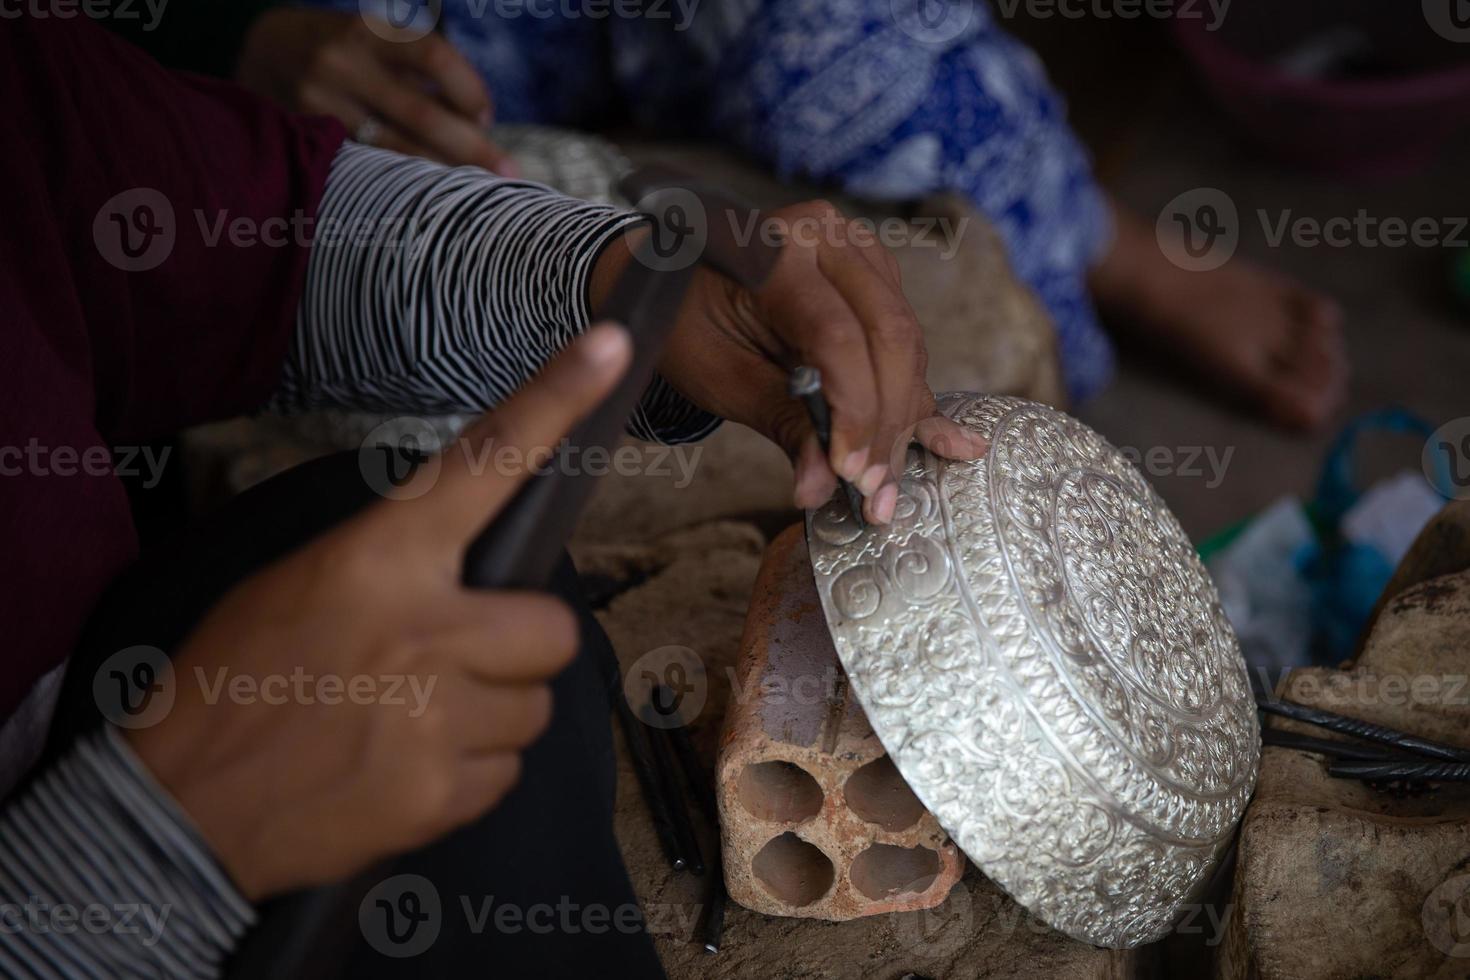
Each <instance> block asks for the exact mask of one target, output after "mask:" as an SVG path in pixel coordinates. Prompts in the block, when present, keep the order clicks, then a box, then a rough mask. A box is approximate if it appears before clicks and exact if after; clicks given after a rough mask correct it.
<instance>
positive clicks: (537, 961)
mask: <svg viewBox="0 0 1470 980" xmlns="http://www.w3.org/2000/svg"><path fill="white" fill-rule="evenodd" d="M378 499H379V498H378V497H376V496H375V495H374V494H373V492H372V491H371V490H370V489H369V488H368V486H367V485H366V482H365V481H364V480H363V479H362V477H361V474H360V473H359V471H358V464H357V456H356V454H355V453H344V454H339V455H337V456H332V457H328V458H325V459H321V460H317V461H315V462H313V463H309V464H306V465H304V466H300V467H297V468H296V469H294V470H292V471H290V472H288V473H285V474H282V475H281V476H279V477H277V478H275V479H274V480H271V481H268V482H267V483H264V484H261V485H260V486H258V487H255V488H253V489H252V490H250V491H248V492H246V493H244V494H241V495H240V496H239V497H237V498H235V499H234V500H232V501H230V502H229V503H228V504H227V505H226V506H225V507H223V508H222V509H221V510H220V511H219V512H218V513H216V514H214V515H212V516H211V517H210V518H209V519H208V520H206V521H204V522H202V523H201V524H200V525H199V526H198V527H195V528H192V529H189V530H188V531H185V532H183V533H182V534H180V535H178V536H177V537H176V539H174V540H171V541H169V542H168V543H167V544H164V545H159V546H157V547H150V548H148V549H145V552H144V556H143V558H142V559H141V560H140V561H138V562H137V563H136V564H135V566H134V567H133V568H131V569H130V570H129V571H128V572H127V573H126V574H125V575H123V576H122V577H121V578H120V579H119V580H118V581H117V582H116V583H114V585H113V586H112V588H111V589H110V590H109V592H108V593H107V595H106V596H105V598H104V599H103V601H102V602H101V603H100V604H99V607H98V608H97V610H96V612H95V613H94V615H93V617H92V619H91V620H90V622H89V624H88V626H87V629H86V632H85V634H84V638H83V641H82V643H81V644H80V645H79V648H78V650H77V652H76V654H75V656H74V657H73V659H72V662H71V665H70V666H69V667H68V670H67V680H66V684H65V685H64V688H63V694H62V699H61V703H60V705H59V706H58V712H57V716H56V721H55V722H54V723H53V726H52V732H51V739H50V747H49V750H50V752H51V753H52V754H53V755H54V753H56V752H58V751H61V750H63V749H64V748H65V746H66V744H68V743H69V742H70V741H71V740H72V739H73V738H74V737H75V736H76V735H77V734H78V733H79V732H81V731H84V730H86V729H87V728H88V727H90V726H94V725H96V724H98V723H99V722H100V718H99V715H98V712H97V708H96V704H95V701H94V699H93V696H92V690H91V681H92V677H93V675H94V672H95V669H96V667H97V665H98V664H100V663H101V661H102V660H104V659H105V658H106V657H107V656H109V655H110V654H111V653H113V652H116V651H118V650H121V649H124V648H126V647H130V646H135V645H140V644H146V645H151V646H156V647H159V648H161V649H163V650H166V651H173V650H176V649H177V648H178V646H179V643H180V641H181V640H182V639H183V638H184V637H185V636H187V635H188V633H189V631H190V630H191V629H192V628H193V626H194V625H195V623H197V622H198V620H199V619H200V618H201V617H202V616H203V614H204V612H205V611H206V610H207V609H209V607H210V606H211V605H212V604H213V603H214V602H216V601H217V600H218V599H219V598H220V597H221V596H223V594H224V593H225V592H226V591H227V590H229V588H230V587H231V586H232V585H234V584H235V583H236V582H238V581H240V580H241V579H243V578H245V577H247V576H248V575H250V574H251V573H252V572H254V571H256V570H258V569H260V568H262V567H264V566H265V565H266V564H268V563H270V562H271V561H273V560H275V559H277V558H279V557H281V556H283V555H285V554H287V553H289V552H291V551H293V550H294V549H296V548H297V547H299V546H300V545H302V544H303V543H305V542H306V541H308V540H310V539H311V538H312V537H314V536H316V535H317V534H320V533H321V532H323V531H325V530H326V529H328V528H330V527H331V526H333V525H334V524H336V523H338V522H340V521H342V520H343V519H345V518H346V517H348V516H350V515H351V514H353V513H355V512H356V511H358V510H359V509H361V508H362V507H365V506H368V505H370V504H372V503H374V502H376V501H377V500H378ZM555 591H556V592H557V593H558V594H560V595H561V597H562V598H563V599H565V600H566V601H567V602H569V603H570V604H571V605H572V606H573V608H574V609H576V610H577V612H578V615H579V618H580V620H581V627H582V646H581V650H580V652H579V653H578V655H577V657H576V659H575V660H574V661H573V662H572V664H571V665H570V666H569V667H568V668H567V669H566V671H565V672H563V673H562V674H561V675H560V676H559V677H557V678H556V680H555V681H554V682H553V684H552V691H553V695H554V702H555V707H554V717H553V721H552V724H551V727H550V728H549V730H548V731H547V732H546V734H545V735H544V736H542V738H541V739H540V740H539V741H537V742H536V743H535V744H534V745H532V746H531V747H530V748H529V749H528V750H527V751H526V753H525V754H524V758H523V762H524V765H523V767H522V776H521V780H520V782H519V784H517V786H516V787H515V788H514V789H513V790H512V791H511V792H510V794H509V795H508V796H507V797H506V798H505V799H504V800H503V801H501V803H500V804H499V805H498V806H496V807H495V808H494V809H493V810H492V811H490V812H489V813H487V814H486V815H485V816H484V817H483V818H481V819H480V820H479V821H478V822H476V823H474V824H471V825H469V826H467V827H464V828H462V829H460V830H459V831H456V832H454V833H452V834H450V835H449V836H448V837H445V838H444V839H442V840H440V841H438V842H436V843H435V844H433V845H431V846H429V847H426V848H424V849H422V850H420V851H418V852H415V853H412V854H408V855H404V856H402V857H400V858H397V859H395V860H393V861H390V862H388V863H386V864H384V865H383V866H381V867H379V868H376V869H373V871H371V872H369V873H368V874H365V875H363V876H362V877H361V878H359V879H358V880H355V881H353V882H349V883H345V884H343V885H341V886H339V887H337V888H335V889H327V890H318V891H317V892H314V893H307V894H302V895H296V896H288V897H285V898H282V899H278V900H275V901H273V902H270V903H267V904H266V905H264V906H263V907H262V910H261V911H262V921H261V924H260V926H259V927H258V928H257V929H256V930H255V931H254V932H253V933H252V934H251V935H250V936H248V937H247V940H246V942H245V943H244V944H243V946H242V947H241V949H240V950H239V951H238V953H237V955H236V956H235V957H234V959H233V961H232V962H231V963H230V964H229V965H228V974H229V975H230V976H232V977H260V978H265V977H271V978H275V977H281V976H290V975H300V976H310V977H313V978H316V977H327V976H333V975H337V976H343V977H352V978H360V977H368V978H373V977H385V978H386V977H458V976H469V975H477V976H478V975H491V976H497V977H516V978H519V977H536V978H541V977H546V978H557V977H568V978H571V977H575V978H578V980H582V978H585V977H590V976H609V975H611V976H619V977H630V978H642V977H651V978H660V977H662V976H663V971H662V968H661V967H660V966H659V962H658V958H657V955H656V953H655V952H654V948H653V942H652V940H651V938H650V937H649V935H648V932H647V929H646V927H645V925H644V922H643V918H642V915H641V913H640V912H639V911H638V905H637V898H636V896H635V894H634V892H633V888H632V885H631V884H630V882H629V881H628V876H627V872H626V870H625V869H624V867H623V864H622V858H621V856H620V854H619V852H618V847H617V842H616V840H615V838H614V836H613V829H612V814H613V795H614V788H615V779H616V765H615V758H614V754H613V743H612V732H611V727H610V720H609V708H608V706H609V700H608V699H609V692H610V691H615V690H616V686H617V667H616V660H615V659H614V657H613V652H612V649H611V647H610V646H609V644H608V640H607V637H606V635H605V634H604V633H603V632H602V630H601V628H600V627H599V626H598V625H597V622H596V621H595V620H594V619H593V617H592V614H591V612H590V610H589V609H588V608H587V606H586V604H585V602H583V601H582V599H581V596H580V593H579V589H578V583H577V578H576V574H575V572H574V570H573V569H572V567H571V564H570V562H566V563H564V565H563V568H562V569H561V571H560V572H559V574H558V578H557V582H556V586H555ZM322 737H323V738H330V737H331V733H330V732H323V733H322ZM390 792H391V791H390ZM319 829H320V832H321V834H322V836H323V838H324V839H325V838H326V837H327V836H328V835H330V834H331V833H332V828H331V827H321V828H319Z"/></svg>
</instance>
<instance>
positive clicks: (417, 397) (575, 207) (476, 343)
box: [271, 142, 717, 441]
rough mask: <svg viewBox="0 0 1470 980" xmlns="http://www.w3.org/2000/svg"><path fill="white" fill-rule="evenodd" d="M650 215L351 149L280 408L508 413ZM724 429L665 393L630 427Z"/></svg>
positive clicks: (337, 173) (318, 244)
mask: <svg viewBox="0 0 1470 980" xmlns="http://www.w3.org/2000/svg"><path fill="white" fill-rule="evenodd" d="M642 220H644V219H643V217H642V216H641V215H638V214H636V213H633V212H629V211H624V210H620V209H617V208H611V207H607V206H605V205H600V204H590V203H588V202H586V201H580V200H577V199H575V198H570V197H566V196H564V195H561V194H557V193H555V192H554V191H551V190H549V189H548V188H546V187H543V186H541V185H539V184H533V183H530V182H527V181H516V180H505V179H503V178H500V177H496V176H495V175H493V174H490V173H488V172H486V171H484V170H481V169H479V168H476V167H456V168H447V167H444V166H441V165H439V164H436V163H431V162H429V161H426V160H420V159H417V158H414V157H405V156H401V155H399V154H396V153H390V152H388V151H385V150H379V149H373V148H371V147H364V146H360V145H358V144H355V143H351V142H349V143H345V144H343V147H342V149H341V150H339V151H338V153H337V158H336V159H335V160H334V161H333V164H332V172H331V175H330V177H329V178H328V181H327V187H326V191H325V193H324V195H323V198H322V204H321V208H320V211H319V213H318V216H317V224H316V241H315V244H314V246H313V248H312V255H311V259H310V261H309V263H308V266H307V281H306V289H305V293H304V295H303V296H302V300H301V306H300V309H299V312H298V317H297V331H296V334H295V336H294V338H293V340H292V344H291V350H290V353H289V356H288V361H287V365H286V368H285V372H284V375H283V378H282V381H281V384H280V386H279V388H278V390H277V393H276V396H275V398H274V399H273V401H272V405H271V407H272V408H274V409H276V410H278V411H300V410H305V409H312V408H327V407H332V408H354V409H366V410H370V411H414V412H429V413H442V414H456V413H464V412H481V411H484V410H486V409H488V408H491V407H493V406H495V405H497V404H499V403H500V402H501V401H503V400H504V399H505V398H507V397H509V396H510V395H511V394H512V393H513V392H514V391H516V390H517V389H518V388H520V387H521V386H522V385H523V384H525V383H526V381H528V380H530V378H531V377H532V376H534V375H535V373H536V372H537V371H538V370H540V368H541V366H542V365H543V364H545V363H546V361H548V360H549V359H550V358H551V357H552V356H553V355H554V354H555V353H556V352H557V351H559V350H561V348H563V347H565V346H566V344H567V343H568V342H570V341H571V339H572V338H573V337H575V336H576V335H577V334H578V333H580V332H582V331H583V330H585V329H586V328H587V326H588V323H589V320H590V318H591V312H590V311H589V310H588V308H587V283H588V279H589V277H590V276H591V274H592V269H593V266H594V264H595V263H596V259H597V256H598V255H599V254H601V252H602V250H603V249H604V248H605V247H606V246H607V245H608V243H610V242H611V241H613V240H614V239H615V238H616V237H617V236H619V235H621V234H623V233H624V232H626V231H627V229H628V228H629V227H631V226H632V225H635V224H637V223H639V222H640V221H642ZM716 423H717V420H715V419H714V418H713V416H710V415H708V414H707V413H703V412H701V411H700V410H698V409H697V408H695V407H694V406H693V405H690V404H689V403H688V402H687V400H685V399H683V398H682V397H681V396H679V395H678V393H677V392H675V391H674V390H673V389H672V388H670V387H669V386H668V385H667V384H666V383H663V382H658V383H656V384H655V385H653V386H652V387H651V388H650V390H649V396H648V397H647V398H646V399H645V400H644V403H643V406H642V407H641V409H640V411H639V414H638V417H637V419H635V421H634V423H633V424H632V425H631V426H630V428H631V429H633V430H634V431H635V433H636V434H638V435H640V436H642V437H643V438H652V439H657V440H661V441H683V440H686V439H688V438H690V437H693V436H696V435H699V434H703V433H707V432H708V431H710V430H712V429H713V428H714V425H715V424H716Z"/></svg>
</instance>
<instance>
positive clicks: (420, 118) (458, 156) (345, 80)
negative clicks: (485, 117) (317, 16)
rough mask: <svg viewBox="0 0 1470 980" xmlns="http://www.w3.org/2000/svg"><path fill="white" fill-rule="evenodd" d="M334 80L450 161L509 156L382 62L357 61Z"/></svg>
mask: <svg viewBox="0 0 1470 980" xmlns="http://www.w3.org/2000/svg"><path fill="white" fill-rule="evenodd" d="M408 46H409V45H404V44H397V43H394V42H390V41H383V40H381V39H380V40H379V47H378V48H377V50H379V51H385V50H386V51H392V50H397V49H399V48H403V47H408ZM334 80H335V81H336V82H337V83H338V84H340V85H342V86H343V87H344V88H345V89H346V91H347V92H348V94H350V95H351V96H352V97H353V98H354V99H356V100H357V101H358V102H360V103H362V104H363V105H364V106H366V107H367V108H368V109H369V111H371V112H373V113H374V114H376V115H377V116H378V117H379V118H380V119H381V120H382V121H383V122H385V123H390V124H392V125H393V126H394V127H395V128H396V129H397V130H398V131H399V132H401V133H402V134H403V135H404V136H405V137H406V138H407V139H408V140H411V141H413V142H415V143H421V144H423V145H424V146H426V147H428V148H429V149H430V151H432V153H433V154H434V155H435V156H437V157H438V158H440V159H442V160H444V161H445V162H446V163H450V164H455V165H459V164H471V165H474V166H477V167H484V168H486V169H494V166H495V165H496V164H497V163H499V162H500V160H501V158H502V157H503V156H504V154H503V153H501V152H500V151H499V150H498V149H497V148H496V147H495V146H494V144H492V143H491V142H490V139H489V137H487V136H486V135H485V131H484V130H483V129H481V128H480V127H479V125H478V124H477V123H474V122H471V121H469V120H467V119H465V118H463V117H462V116H459V115H457V114H455V113H453V112H451V111H450V110H449V109H447V108H445V107H444V106H443V105H442V104H441V103H440V102H439V101H438V100H436V99H435V98H434V97H433V96H431V95H429V94H428V93H427V92H424V91H422V90H421V89H419V88H417V87H416V86H414V85H412V84H409V83H407V82H405V81H404V80H403V79H401V78H395V77H394V76H393V75H392V74H390V73H389V71H388V70H387V68H386V67H385V66H384V64H383V63H382V62H381V61H378V60H376V59H371V58H370V59H366V60H362V61H360V62H357V63H355V64H354V70H353V71H351V72H350V73H347V74H342V75H339V76H337V77H335V79H334Z"/></svg>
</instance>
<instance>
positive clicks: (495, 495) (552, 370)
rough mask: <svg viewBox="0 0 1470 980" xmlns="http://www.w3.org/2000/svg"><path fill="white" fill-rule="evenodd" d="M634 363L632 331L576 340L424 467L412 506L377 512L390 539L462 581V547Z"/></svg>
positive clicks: (599, 330)
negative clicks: (427, 553) (420, 549)
mask: <svg viewBox="0 0 1470 980" xmlns="http://www.w3.org/2000/svg"><path fill="white" fill-rule="evenodd" d="M631 357H632V342H631V340H630V338H629V337H628V332H627V331H626V330H624V329H623V328H622V327H619V326H617V325H615V324H610V323H603V324H599V325H597V326H594V327H593V328H592V329H591V330H589V331H587V333H586V334H584V335H583V336H581V337H579V338H577V339H576V340H575V341H573V342H572V343H571V344H570V345H569V346H568V347H567V349H566V350H564V351H562V352H561V353H560V354H558V355H557V356H556V357H554V358H552V359H551V361H550V362H548V363H547V364H546V366H545V367H544V368H543V369H542V370H541V373H540V374H538V375H537V376H536V377H535V378H533V379H532V380H531V381H530V382H528V383H527V384H526V385H525V387H523V388H522V389H521V390H520V391H519V392H517V393H516V394H515V396H513V397H512V398H511V399H509V400H508V401H506V402H505V403H504V404H503V405H501V406H500V407H498V408H496V409H495V410H494V411H493V412H491V413H490V414H489V415H487V416H485V417H484V418H483V419H481V420H480V421H479V422H476V423H475V424H474V425H472V426H471V427H470V428H468V429H466V430H465V432H464V433H463V434H461V435H460V437H459V438H458V439H457V440H455V442H454V443H452V444H451V446H450V447H448V450H446V452H444V453H442V454H441V455H440V456H439V457H438V459H439V465H438V466H421V467H419V469H418V471H417V472H416V473H415V475H414V476H413V477H412V478H411V480H410V481H409V484H408V485H407V488H406V489H407V490H408V492H407V493H406V494H405V495H404V496H406V497H411V498H412V499H402V500H396V501H395V500H389V501H384V502H383V503H381V504H378V505H377V516H379V518H380V520H381V521H382V522H383V524H384V528H385V532H387V533H390V534H392V535H394V536H395V539H396V540H399V541H405V542H406V541H418V542H421V543H422V544H423V545H424V546H425V547H428V548H430V549H432V550H433V551H434V553H435V554H436V556H437V557H439V558H441V559H443V560H444V561H446V562H448V563H449V564H450V565H451V566H452V568H453V570H454V574H456V575H457V574H458V565H459V562H460V560H461V558H462V556H463V551H464V548H465V546H466V545H467V544H468V543H469V542H470V540H471V539H472V538H473V537H474V536H475V535H476V534H477V533H478V532H479V531H481V530H482V529H483V528H484V527H485V525H486V524H487V523H488V522H489V521H490V520H491V519H492V518H493V517H494V516H495V515H496V514H498V513H499V512H500V509H501V508H502V507H504V506H505V504H506V502H507V501H508V500H510V498H511V497H512V496H513V495H514V494H515V492H516V491H517V490H519V489H520V487H521V485H522V484H523V483H525V482H526V479H527V478H528V477H529V476H530V474H531V472H532V468H533V467H534V466H538V465H544V464H545V462H546V461H547V460H548V459H549V458H550V455H551V453H552V452H553V451H554V448H555V446H556V445H557V444H558V443H559V442H560V441H561V439H562V438H563V437H564V436H566V435H567V434H568V433H569V432H570V431H571V430H572V428H573V427H574V426H575V425H576V424H577V423H578V422H579V421H581V419H582V418H583V417H584V416H586V415H587V414H588V413H590V412H591V411H592V410H593V409H594V408H595V407H596V406H597V405H598V404H600V403H601V402H602V400H603V399H604V398H605V397H607V395H608V394H609V393H610V392H611V391H612V389H613V387H614V386H615V385H616V384H617V382H618V379H620V378H621V377H622V376H623V373H624V372H625V371H626V370H627V368H628V362H629V360H630V359H631ZM491 460H493V461H494V462H493V465H491V464H489V463H487V461H491ZM415 481H418V483H420V484H423V483H427V484H431V485H430V486H428V487H427V489H425V487H424V486H421V485H415Z"/></svg>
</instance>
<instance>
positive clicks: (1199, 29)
mask: <svg viewBox="0 0 1470 980" xmlns="http://www.w3.org/2000/svg"><path fill="white" fill-rule="evenodd" d="M1414 13H1417V11H1414ZM1409 15H1410V14H1409V13H1405V14H1404V16H1409ZM1172 28H1173V31H1174V36H1175V39H1176V40H1177V42H1178V43H1179V45H1180V46H1181V47H1182V48H1183V50H1184V52H1185V53H1186V54H1187V55H1188V56H1189V58H1190V59H1192V60H1193V61H1194V63H1195V65H1196V66H1197V67H1198V69H1199V70H1200V73H1201V74H1202V76H1203V78H1204V83H1205V85H1206V87H1207V88H1208V89H1209V91H1210V93H1211V95H1212V96H1213V97H1214V98H1215V99H1216V101H1217V102H1219V104H1220V106H1221V108H1222V109H1224V111H1225V112H1226V113H1228V114H1229V115H1230V116H1231V117H1232V118H1233V119H1235V120H1236V122H1238V123H1239V124H1240V126H1241V127H1242V128H1243V129H1245V130H1246V132H1247V133H1248V134H1250V135H1251V136H1252V137H1253V138H1254V139H1256V140H1257V141H1258V142H1260V143H1261V144H1262V145H1263V146H1265V147H1266V148H1267V149H1268V150H1269V151H1271V152H1272V153H1273V154H1275V155H1276V156H1278V157H1280V158H1282V159H1283V160H1286V161H1288V162H1290V163H1293V164H1296V165H1298V166H1301V167H1305V168H1308V169H1311V170H1314V171H1318V172H1321V173H1327V174H1333V175H1338V176H1346V177H1357V178H1385V177H1391V176H1402V175H1404V174H1407V173H1411V172H1414V171H1417V170H1419V169H1421V168H1422V167H1424V166H1425V165H1426V164H1428V163H1429V161H1430V160H1431V159H1432V157H1433V156H1434V153H1435V151H1436V150H1437V149H1438V148H1439V146H1440V145H1441V144H1442V143H1443V142H1444V141H1445V139H1446V138H1447V137H1449V136H1450V135H1452V134H1453V133H1454V132H1455V131H1457V130H1458V129H1460V128H1461V127H1462V126H1464V125H1465V124H1466V123H1467V122H1470V65H1466V64H1461V65H1454V66H1452V67H1444V68H1437V69H1434V70H1428V71H1423V72H1419V73H1413V74H1402V75H1395V76H1389V77H1374V78H1363V79H1333V78H1301V77H1295V76H1293V75H1290V74H1288V73H1287V72H1286V71H1285V70H1283V69H1281V68H1279V67H1277V66H1276V65H1273V64H1270V63H1268V62H1266V61H1264V60H1261V59H1259V58H1257V57H1254V56H1251V55H1248V54H1246V53H1244V52H1243V51H1242V50H1240V49H1239V48H1237V47H1234V46H1232V44H1231V43H1230V42H1229V40H1228V39H1227V38H1225V37H1222V36H1221V33H1222V32H1219V31H1216V32H1211V31H1210V30H1208V29H1207V21H1206V20H1205V19H1204V18H1192V19H1186V18H1175V19H1174V21H1173V24H1172Z"/></svg>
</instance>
